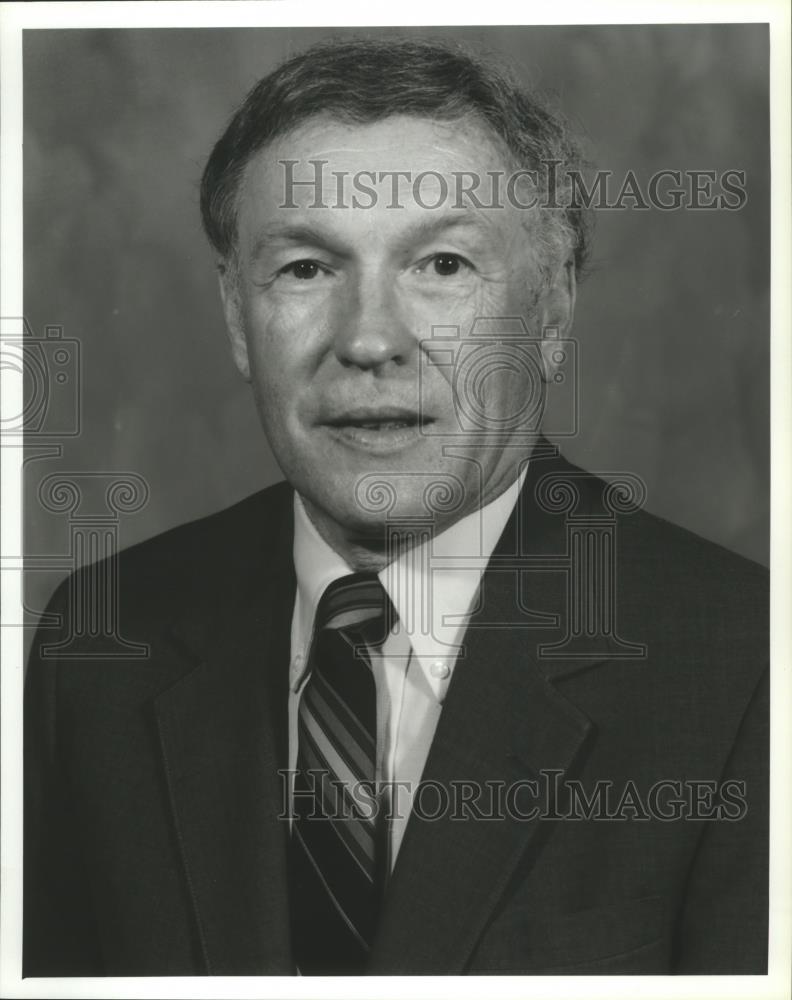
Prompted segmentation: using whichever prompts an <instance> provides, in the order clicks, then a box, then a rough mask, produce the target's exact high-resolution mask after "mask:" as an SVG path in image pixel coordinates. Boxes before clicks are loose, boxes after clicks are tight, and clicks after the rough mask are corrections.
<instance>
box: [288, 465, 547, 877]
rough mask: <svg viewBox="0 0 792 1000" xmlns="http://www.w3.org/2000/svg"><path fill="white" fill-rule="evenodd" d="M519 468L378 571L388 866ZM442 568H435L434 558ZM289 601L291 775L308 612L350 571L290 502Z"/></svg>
mask: <svg viewBox="0 0 792 1000" xmlns="http://www.w3.org/2000/svg"><path fill="white" fill-rule="evenodd" d="M526 471H527V467H526V466H524V467H523V469H522V472H521V474H520V476H519V477H518V478H517V479H516V480H515V481H514V482H513V483H512V484H511V486H509V488H508V489H507V490H505V491H504V492H503V493H501V495H500V496H499V497H497V498H496V499H495V500H493V501H492V502H491V503H489V504H487V505H486V506H485V507H483V508H481V509H480V510H477V511H474V512H473V513H472V514H469V515H468V516H466V517H464V518H462V519H461V520H459V521H457V522H456V523H455V524H453V525H451V527H450V528H447V529H446V530H445V531H443V532H441V533H440V534H438V535H437V536H436V537H434V539H427V540H426V541H424V542H423V543H422V544H420V545H416V546H415V547H414V548H412V549H410V550H408V551H407V552H405V553H403V554H402V555H400V556H399V557H398V558H397V559H396V560H394V561H393V562H392V563H391V564H389V565H388V566H386V567H385V568H384V569H383V570H381V572H380V573H379V574H378V575H379V579H380V582H381V583H382V585H383V587H384V588H385V591H386V592H387V594H388V596H389V597H390V599H391V601H392V602H393V606H394V608H395V609H396V612H397V614H398V616H399V621H398V622H397V624H396V625H395V627H394V629H393V631H392V632H391V634H390V635H389V636H388V638H387V639H386V640H385V643H384V644H383V646H382V649H381V653H380V655H378V656H377V655H375V656H373V657H372V669H373V671H374V677H375V680H376V685H377V720H378V732H377V779H378V780H379V781H386V782H390V783H392V784H393V798H392V803H391V816H392V819H391V824H390V844H389V847H390V866H391V869H392V868H393V865H394V864H395V862H396V857H397V855H398V853H399V847H400V846H401V842H402V838H403V837H404V831H405V829H406V826H407V820H408V818H409V815H410V809H411V804H412V797H413V793H414V791H415V789H416V788H417V786H418V783H419V781H420V779H421V775H422V774H423V769H424V766H425V764H426V759H427V756H428V754H429V747H430V745H431V743H432V739H433V737H434V733H435V729H436V727H437V722H438V719H439V718H440V712H441V711H442V707H443V699H444V698H445V695H446V691H447V690H448V685H449V684H450V682H451V677H452V675H453V672H454V664H455V662H456V657H457V652H458V649H459V644H460V643H461V641H462V639H463V637H464V633H465V629H466V627H467V622H468V619H469V616H470V613H471V610H472V604H473V601H474V599H475V597H476V594H477V592H478V587H479V583H480V581H481V575H482V573H483V571H484V567H485V566H486V563H487V561H488V560H489V558H490V556H491V555H492V552H493V550H494V548H495V545H496V544H497V541H498V539H499V538H500V536H501V534H502V532H503V529H504V527H505V526H506V522H507V521H508V519H509V516H510V514H511V512H512V510H513V509H514V506H515V504H516V502H517V497H518V496H519V493H520V489H521V488H522V484H523V482H524V479H525V474H526ZM438 560H439V561H441V565H440V566H437V565H434V563H435V561H438ZM294 568H295V571H296V575H297V596H296V600H295V603H294V613H293V615H292V628H291V666H290V675H289V706H288V710H289V769H290V771H292V772H294V770H295V769H296V766H297V711H298V706H299V699H300V692H301V691H302V688H303V685H304V684H305V681H306V680H307V672H306V667H307V659H308V650H309V646H310V642H311V636H312V632H313V623H314V616H315V614H316V608H317V605H318V603H319V599H320V597H321V596H322V594H323V593H324V591H325V588H326V587H327V586H328V585H329V584H330V583H332V582H333V581H334V580H337V579H338V578H339V577H342V576H346V575H347V574H349V573H352V572H354V570H353V569H352V568H351V567H350V566H349V565H348V564H347V563H346V562H345V561H344V559H342V558H341V556H340V555H339V554H338V553H337V552H336V551H335V550H334V549H332V548H331V547H330V546H329V545H328V544H327V542H325V541H324V539H323V538H322V537H321V536H320V534H319V532H318V531H317V530H316V528H315V527H314V525H313V523H312V522H311V520H310V518H309V517H308V514H307V513H306V511H305V507H304V506H303V504H302V501H301V500H300V497H299V496H298V495H297V494H295V498H294Z"/></svg>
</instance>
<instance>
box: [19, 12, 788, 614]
mask: <svg viewBox="0 0 792 1000" xmlns="http://www.w3.org/2000/svg"><path fill="white" fill-rule="evenodd" d="M396 30H397V29H372V30H370V31H367V30H365V29H360V30H358V31H356V32H355V33H357V34H367V35H373V36H382V35H387V34H392V33H393V31H396ZM398 30H401V32H402V33H403V34H416V35H420V36H426V37H441V38H450V39H454V40H461V41H464V42H469V43H473V44H474V45H477V46H480V45H482V44H483V46H485V47H486V48H487V49H489V50H490V51H494V52H495V53H497V54H498V55H499V56H500V55H501V54H502V56H505V57H508V58H509V59H511V60H512V61H513V62H514V63H515V64H516V65H517V67H518V69H519V71H520V72H521V73H523V74H524V76H525V77H526V79H529V80H531V81H533V82H534V83H535V84H537V85H539V86H540V87H541V88H545V89H548V90H550V91H552V92H555V95H556V96H557V98H558V101H559V102H560V104H561V106H562V108H563V109H564V110H565V111H566V113H567V115H568V116H569V117H570V118H571V119H572V120H573V122H574V123H576V124H577V125H578V126H579V127H580V128H581V129H582V130H583V132H584V134H585V135H586V136H587V137H588V141H589V150H588V151H589V155H590V156H591V158H592V159H593V160H594V161H595V162H596V164H597V165H598V166H599V167H601V168H603V169H609V170H612V171H614V172H615V174H616V176H620V175H622V176H623V175H624V173H625V172H626V171H627V170H628V169H633V170H635V171H636V173H637V174H638V176H639V177H642V178H644V179H648V177H649V176H650V175H651V174H652V173H653V172H654V171H657V170H661V169H665V168H669V169H681V170H685V169H699V170H705V169H712V170H717V171H719V172H721V171H725V170H728V169H738V170H744V171H746V173H747V189H748V201H747V204H746V206H745V207H744V208H743V209H742V210H741V211H738V212H728V211H699V212H692V211H679V212H659V211H656V210H652V211H635V210H632V211H621V212H599V213H597V215H598V218H597V232H596V238H595V246H594V262H593V263H594V266H593V273H592V274H591V276H590V277H589V278H588V279H587V280H586V282H585V283H584V284H583V286H582V288H581V290H580V294H579V299H578V308H577V320H576V325H575V330H574V334H575V336H576V338H577V339H578V340H579V342H580V345H581V348H580V350H581V368H580V380H581V381H580V385H581V392H582V427H581V432H580V434H579V436H578V437H577V438H576V439H574V440H571V441H568V442H567V443H566V444H565V445H564V451H565V453H566V454H567V456H568V457H569V458H570V459H572V460H573V461H576V462H578V463H580V464H584V465H585V466H587V467H588V468H590V469H592V470H595V471H603V470H604V471H621V470H629V471H632V472H635V473H637V474H639V475H640V476H642V477H643V478H644V480H645V481H646V483H647V487H648V500H647V504H646V506H647V508H648V509H649V510H651V511H653V512H654V513H657V514H660V515H662V516H664V517H667V518H669V519H670V520H672V521H676V522H677V523H679V524H682V525H684V526H685V527H687V528H690V529H692V530H693V531H696V532H698V533H700V534H702V535H704V536H706V537H707V538H710V539H714V540H715V541H717V542H720V543H721V544H723V545H725V546H727V547H729V548H731V549H734V550H736V551H738V552H741V553H744V554H745V555H748V556H750V557H752V558H754V559H757V560H760V561H764V562H766V561H767V558H768V529H769V512H768V478H769V333H768V324H769V243H768V240H769V167H768V153H769V124H768V37H767V29H766V27H763V26H761V25H733V26H727V25H721V26H708V25H691V26H664V27H651V26H638V27H535V28H534V27H530V28H529V27H501V28H472V27H471V28H416V29H398ZM348 33H349V31H347V30H346V29H250V28H246V29H233V30H229V29H216V30H205V29H183V30H128V31H120V30H112V31H98V30H95V31H83V30H79V31H77V30H75V31H26V32H25V39H24V109H25V134H24V142H25V148H24V157H25V181H24V183H25V250H24V268H25V309H26V315H27V319H28V320H29V322H30V324H31V325H32V327H33V328H34V330H35V331H36V333H37V334H40V333H43V330H44V327H45V325H46V324H59V325H62V326H63V328H64V336H66V337H72V338H77V339H78V340H79V341H80V342H81V346H82V366H83V369H82V370H83V383H82V388H81V400H82V418H83V420H82V433H81V435H80V436H79V437H77V438H75V439H72V440H70V441H67V442H64V449H63V456H62V458H61V459H57V460H39V461H33V462H30V463H29V465H28V469H27V475H26V485H27V491H28V499H27V522H26V539H27V541H26V544H27V549H28V552H30V553H34V554H40V555H48V554H64V553H66V552H67V551H68V548H69V528H68V523H67V520H66V518H65V517H64V516H58V515H55V514H51V513H45V512H44V511H43V510H42V509H41V506H40V504H39V502H38V500H37V497H36V489H37V487H38V484H39V482H40V480H41V479H42V477H43V476H44V475H47V474H49V473H51V472H53V471H58V470H85V471H109V472H113V471H119V472H121V471H132V472H136V473H138V474H140V475H142V476H143V477H144V478H145V479H146V481H147V482H148V484H149V487H150V491H151V495H150V500H149V502H148V504H147V506H146V507H145V508H144V509H143V510H142V511H140V512H139V513H137V514H134V515H131V516H129V517H127V518H123V519H122V520H121V522H120V535H121V540H122V543H123V544H124V545H128V544H131V543H134V542H136V541H139V540H141V539H144V538H146V537H148V536H150V535H153V534H155V533H157V532H159V531H162V530H163V529H166V528H169V527H171V526H173V525H175V524H178V523H180V522H183V521H186V520H189V519H193V518H197V517H200V516H201V515H203V514H207V513H210V512H212V511H215V510H218V509H219V508H222V507H224V506H226V505H228V504H231V503H233V502H234V501H236V500H238V499H240V498H242V497H244V496H245V495H247V494H249V493H251V492H253V491H254V490H256V489H258V488H260V487H262V486H264V485H267V484H269V483H272V482H275V481H276V480H278V479H279V478H281V476H280V473H279V470H278V468H277V467H276V465H275V463H274V461H273V459H272V457H271V455H270V454H269V452H268V450H267V447H266V444H265V442H264V438H263V435H262V433H261V431H260V430H259V427H258V423H257V419H256V415H255V412H254V407H253V403H252V399H251V398H250V397H249V393H248V389H247V386H245V385H244V383H242V382H241V381H240V380H239V378H238V376H237V374H236V371H235V369H234V368H233V365H232V363H231V360H230V357H229V355H228V353H227V348H226V338H225V333H224V328H223V321H222V315H221V310H220V304H219V300H218V297H217V294H216V287H215V279H214V275H213V268H212V260H211V257H210V254H209V251H208V249H207V247H206V246H205V244H204V240H203V238H202V234H201V230H200V225H199V215H198V182H199V178H200V174H201V170H202V167H203V164H204V161H205V158H206V156H207V154H208V151H209V149H210V147H211V144H212V143H213V141H214V140H215V139H216V138H217V137H218V135H219V133H220V131H221V129H222V128H223V126H224V123H225V122H226V120H227V119H228V117H229V115H230V114H231V112H232V111H233V109H234V107H235V105H236V104H237V103H238V101H239V100H240V99H241V97H242V96H243V95H244V94H245V92H246V91H247V90H248V89H249V88H250V86H251V85H252V84H253V83H254V82H255V81H256V80H257V79H258V78H259V77H260V76H262V75H263V74H264V73H266V72H267V71H268V70H270V69H271V68H272V67H273V66H274V65H275V64H276V63H277V62H278V61H280V60H281V59H282V58H283V57H284V56H287V55H289V54H291V53H294V52H297V51H299V50H300V49H302V48H304V47H305V46H307V45H308V44H310V43H312V42H315V41H317V40H319V39H321V38H325V37H328V36H330V37H333V36H337V37H343V36H344V35H346V34H348ZM64 573H65V570H64V568H63V566H61V567H60V568H58V569H55V570H52V571H41V572H38V571H37V572H33V573H31V574H29V579H28V591H27V594H28V604H29V607H30V609H31V611H32V612H35V611H36V610H37V609H38V608H41V607H42V604H43V601H44V600H45V598H46V595H47V593H48V592H49V590H50V589H51V587H52V585H53V583H54V582H55V581H56V579H57V578H58V577H60V576H63V575H64Z"/></svg>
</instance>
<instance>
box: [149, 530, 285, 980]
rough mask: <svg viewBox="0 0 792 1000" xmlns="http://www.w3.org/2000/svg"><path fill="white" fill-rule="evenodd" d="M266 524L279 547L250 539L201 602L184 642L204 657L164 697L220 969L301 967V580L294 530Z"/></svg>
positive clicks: (195, 901) (198, 884) (186, 859)
mask: <svg viewBox="0 0 792 1000" xmlns="http://www.w3.org/2000/svg"><path fill="white" fill-rule="evenodd" d="M267 527H268V528H270V529H271V531H272V536H273V537H275V538H278V539H280V542H279V544H280V551H278V552H276V553H275V558H273V553H272V548H271V547H269V549H265V548H264V547H263V546H262V547H259V546H258V545H257V544H252V545H251V547H250V551H249V552H247V553H240V557H239V563H240V570H239V576H238V577H237V578H236V580H235V583H234V585H232V586H231V587H229V588H228V589H227V590H226V591H224V592H223V594H219V595H217V596H216V601H217V606H216V608H215V609H214V611H208V610H207V609H204V610H203V613H202V612H201V611H200V610H199V609H194V611H193V613H192V614H191V616H190V617H189V618H188V619H185V620H184V621H182V622H180V623H179V624H178V626H177V627H176V629H175V630H174V631H175V634H176V637H177V641H178V642H179V644H180V645H181V646H182V648H183V649H186V650H187V651H198V655H197V656H194V660H195V666H194V668H193V669H192V670H191V671H190V672H189V673H187V674H185V675H184V676H183V677H182V678H181V680H180V681H178V682H177V683H176V684H175V685H174V686H173V687H172V688H170V689H168V690H167V691H165V692H164V693H162V694H161V695H160V696H159V697H158V698H157V700H156V703H155V711H156V719H157V726H158V730H159V737H160V745H161V748H162V755H163V760H164V766H165V774H166V781H167V792H168V795H169V798H170V804H171V808H172V811H173V816H174V821H175V830H176V835H177V841H178V847H179V850H180V852H181V854H182V860H183V863H184V867H185V872H186V875H187V885H188V890H189V894H190V897H191V903H192V907H193V909H194V912H195V916H196V921H197V926H198V929H199V939H200V948H201V952H202V956H201V957H202V960H203V964H204V966H205V968H206V971H207V972H209V973H213V974H235V975H240V974H247V975H255V974H263V973H279V974H288V973H290V972H291V971H292V969H291V961H290V943H289V937H288V927H289V920H288V878H287V860H286V833H287V828H286V823H285V822H284V821H283V820H281V819H279V818H278V815H279V812H280V811H281V802H282V800H283V795H282V789H281V784H280V778H279V776H278V773H277V772H278V768H281V767H286V756H285V745H286V744H285V741H286V704H287V688H286V684H287V678H288V659H289V622H290V620H291V610H292V605H293V601H294V583H293V572H292V569H291V550H290V544H291V530H290V528H289V527H288V526H287V525H285V524H284V525H283V526H282V528H281V530H278V526H276V525H268V526H267ZM245 567H247V570H246V568H245ZM248 570H249V571H248ZM191 655H194V654H192V653H191Z"/></svg>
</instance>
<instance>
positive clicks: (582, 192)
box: [278, 159, 748, 212]
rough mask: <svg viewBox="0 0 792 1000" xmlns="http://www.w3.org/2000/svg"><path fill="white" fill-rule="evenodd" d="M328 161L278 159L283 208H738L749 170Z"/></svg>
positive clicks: (745, 194) (745, 197) (550, 162)
mask: <svg viewBox="0 0 792 1000" xmlns="http://www.w3.org/2000/svg"><path fill="white" fill-rule="evenodd" d="M328 163H329V160H324V159H311V160H307V161H301V160H278V165H279V166H280V168H281V171H282V194H283V197H282V200H281V203H280V204H279V206H278V207H279V208H283V209H294V208H298V207H300V202H302V201H303V200H304V199H305V197H306V196H308V197H310V198H311V199H312V200H311V201H310V202H309V203H308V205H307V207H308V208H315V209H343V208H352V209H364V210H365V209H372V208H375V207H377V206H381V205H383V204H384V206H385V208H388V209H400V208H404V207H405V205H406V204H407V203H408V201H409V202H411V203H414V204H416V205H417V206H418V207H419V208H423V209H427V210H429V211H434V210H437V209H440V208H451V209H456V210H459V209H471V208H472V209H482V210H490V209H503V208H506V207H509V208H515V209H518V210H520V211H530V210H533V209H537V208H538V209H550V210H552V209H560V210H570V209H572V210H588V209H595V210H597V211H614V210H616V211H618V210H625V209H637V210H643V211H648V210H650V209H656V210H658V211H662V212H675V211H678V210H679V209H687V210H690V211H702V210H703V211H708V210H724V209H725V210H726V211H738V210H739V209H741V208H743V207H744V205H745V204H746V202H747V200H748V191H747V187H746V183H747V176H746V171H745V170H739V169H736V168H732V169H729V170H723V171H719V170H690V169H685V170H681V169H678V168H674V167H669V168H665V169H663V170H658V171H656V172H654V173H652V174H650V175H648V176H646V177H639V176H638V174H637V173H636V172H635V171H634V170H627V171H626V172H625V173H624V174H622V175H617V174H616V173H615V172H614V171H612V170H597V171H594V172H592V173H590V174H585V173H584V172H583V171H581V170H576V169H569V168H565V169H563V170H561V169H559V168H560V167H561V166H562V161H561V160H546V161H543V162H542V163H541V164H540V167H539V169H536V170H533V169H525V170H513V171H509V172H507V171H503V170H488V171H486V172H484V173H479V172H476V171H473V170H454V171H452V172H451V173H448V174H446V173H441V172H440V171H437V170H422V171H419V172H416V171H413V170H356V171H354V172H352V171H346V170H327V169H326V168H327V165H328Z"/></svg>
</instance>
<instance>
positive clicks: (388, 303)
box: [333, 271, 416, 369]
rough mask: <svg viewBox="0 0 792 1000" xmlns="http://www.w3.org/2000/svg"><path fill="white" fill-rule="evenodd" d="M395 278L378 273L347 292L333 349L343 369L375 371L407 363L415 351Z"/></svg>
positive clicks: (364, 277)
mask: <svg viewBox="0 0 792 1000" xmlns="http://www.w3.org/2000/svg"><path fill="white" fill-rule="evenodd" d="M405 313H406V309H405V304H404V303H403V302H402V300H401V298H400V295H399V292H398V289H397V287H396V279H395V277H393V276H390V275H388V274H385V273H382V272H379V271H378V272H377V273H373V274H370V275H365V276H361V277H360V278H359V280H358V281H356V282H355V283H354V284H353V285H352V286H351V287H350V288H349V290H348V293H347V295H346V296H345V299H344V301H343V303H342V305H341V308H340V309H339V311H338V313H337V315H336V317H335V323H334V328H335V331H334V340H333V350H334V352H335V355H336V357H337V358H338V360H339V361H340V362H341V364H342V365H344V366H345V367H356V368H362V369H377V368H382V367H384V366H387V365H389V364H394V365H404V364H406V363H408V361H409V359H410V355H411V353H412V352H413V351H414V350H415V349H416V340H415V337H414V336H413V334H412V331H411V329H410V325H409V322H408V318H407V316H406V314H405Z"/></svg>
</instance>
